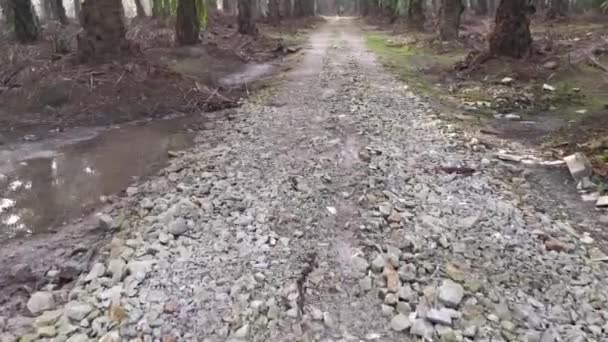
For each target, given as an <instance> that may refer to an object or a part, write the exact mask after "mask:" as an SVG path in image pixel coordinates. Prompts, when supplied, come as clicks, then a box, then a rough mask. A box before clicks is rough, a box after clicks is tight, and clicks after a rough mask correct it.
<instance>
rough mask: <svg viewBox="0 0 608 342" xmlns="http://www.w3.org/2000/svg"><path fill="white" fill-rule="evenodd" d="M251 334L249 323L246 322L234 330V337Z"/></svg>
mask: <svg viewBox="0 0 608 342" xmlns="http://www.w3.org/2000/svg"><path fill="white" fill-rule="evenodd" d="M247 335H249V324H244V325H243V326H242V327H240V328H239V329H238V330H237V331H235V332H234V337H236V338H240V339H244V338H246V337H247Z"/></svg>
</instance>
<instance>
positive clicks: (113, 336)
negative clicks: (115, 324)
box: [98, 331, 121, 342]
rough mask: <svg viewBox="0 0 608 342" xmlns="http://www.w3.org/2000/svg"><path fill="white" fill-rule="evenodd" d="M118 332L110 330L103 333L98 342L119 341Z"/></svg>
mask: <svg viewBox="0 0 608 342" xmlns="http://www.w3.org/2000/svg"><path fill="white" fill-rule="evenodd" d="M120 341H121V340H120V333H118V331H110V332H108V333H107V334H105V335H103V336H102V337H101V338H100V339H99V341H98V342H120Z"/></svg>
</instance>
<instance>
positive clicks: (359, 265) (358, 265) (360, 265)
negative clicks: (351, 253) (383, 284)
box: [352, 257, 369, 273]
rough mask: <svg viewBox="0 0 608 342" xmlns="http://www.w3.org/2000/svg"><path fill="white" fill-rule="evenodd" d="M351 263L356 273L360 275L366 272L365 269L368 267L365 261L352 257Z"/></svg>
mask: <svg viewBox="0 0 608 342" xmlns="http://www.w3.org/2000/svg"><path fill="white" fill-rule="evenodd" d="M352 262H353V267H354V268H355V270H357V271H358V272H361V273H365V272H366V271H367V268H368V267H369V264H368V263H367V260H365V259H363V258H361V257H353V258H352Z"/></svg>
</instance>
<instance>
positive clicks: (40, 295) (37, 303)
mask: <svg viewBox="0 0 608 342" xmlns="http://www.w3.org/2000/svg"><path fill="white" fill-rule="evenodd" d="M56 305H57V304H56V303H55V298H54V297H53V293H52V292H44V291H39V292H34V294H32V296H31V297H30V299H29V300H28V302H27V309H28V310H29V311H30V312H31V313H32V314H34V315H35V314H38V313H40V312H42V311H46V310H52V309H54V308H55V306H56Z"/></svg>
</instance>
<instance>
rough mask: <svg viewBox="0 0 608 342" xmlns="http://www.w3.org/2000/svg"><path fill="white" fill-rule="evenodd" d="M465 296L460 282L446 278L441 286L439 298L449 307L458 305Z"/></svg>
mask: <svg viewBox="0 0 608 342" xmlns="http://www.w3.org/2000/svg"><path fill="white" fill-rule="evenodd" d="M463 296H464V289H463V288H462V286H461V285H460V284H458V283H455V282H453V281H452V280H449V279H446V280H444V281H443V283H442V284H441V286H440V287H439V300H440V301H441V302H442V303H443V304H445V305H446V306H447V307H452V308H453V307H457V306H458V304H460V302H461V301H462V297H463Z"/></svg>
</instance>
